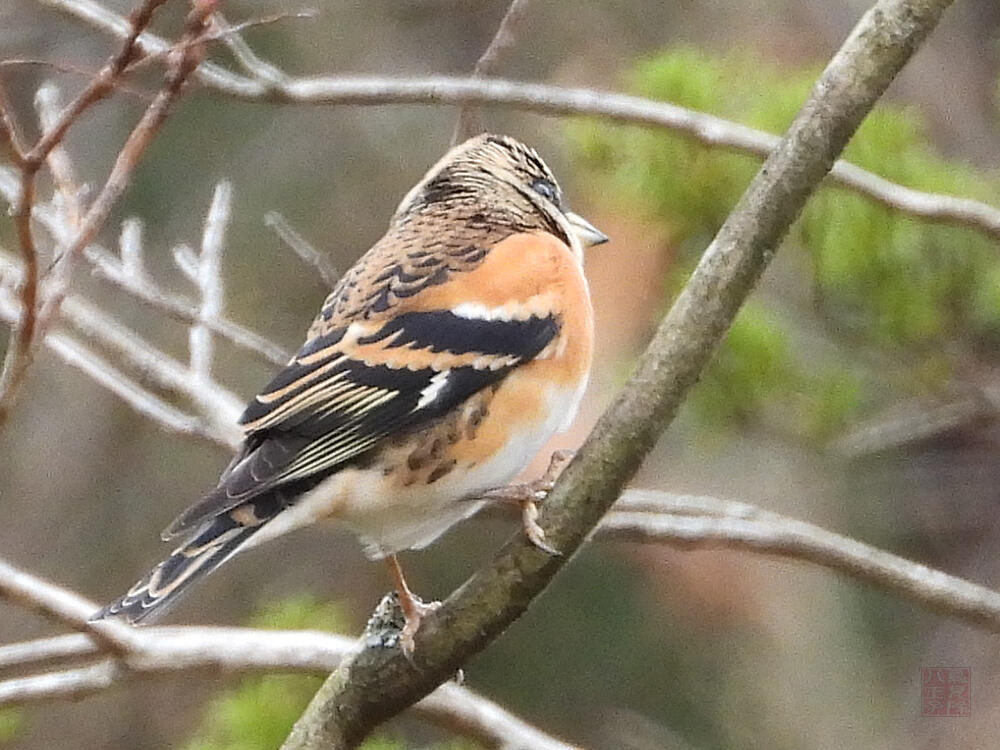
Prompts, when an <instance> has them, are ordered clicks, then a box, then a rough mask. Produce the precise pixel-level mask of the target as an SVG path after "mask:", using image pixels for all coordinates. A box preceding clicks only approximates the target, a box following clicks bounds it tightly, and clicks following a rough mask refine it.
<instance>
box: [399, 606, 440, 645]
mask: <svg viewBox="0 0 1000 750" xmlns="http://www.w3.org/2000/svg"><path fill="white" fill-rule="evenodd" d="M399 606H400V608H401V609H402V610H403V617H404V618H405V619H406V623H405V624H404V625H403V630H402V631H401V632H400V634H399V647H400V648H401V649H402V650H403V656H405V657H406V658H407V659H412V658H413V647H414V643H413V638H414V636H416V634H417V630H419V629H420V623H421V621H422V620H423V619H424V617H425V616H426V615H429V614H430V613H431V612H434V611H436V610H438V609H439V608H440V607H441V602H436V601H435V602H425V601H423V600H421V599H420V598H419V597H417V596H415V595H413V594H412V593H411V594H410V595H409V596H407V597H401V598H400V600H399Z"/></svg>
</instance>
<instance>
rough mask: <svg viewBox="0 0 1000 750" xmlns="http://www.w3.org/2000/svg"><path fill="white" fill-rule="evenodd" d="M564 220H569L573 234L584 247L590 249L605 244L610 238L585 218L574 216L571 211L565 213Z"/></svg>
mask: <svg viewBox="0 0 1000 750" xmlns="http://www.w3.org/2000/svg"><path fill="white" fill-rule="evenodd" d="M565 215H566V218H567V219H568V220H569V225H570V227H572V229H573V234H575V235H576V236H577V237H578V238H579V239H580V242H581V243H582V244H583V246H584V247H592V246H593V245H600V244H601V243H603V242H607V241H608V240H609V239H611V238H610V237H608V235H606V234H605V233H604V232H602V231H601V230H600V229H598V228H597V227H595V226H594V225H593V224H591V223H590V222H589V221H587V220H586V219H585V218H583V217H582V216H580V215H579V214H575V213H573V212H572V211H567V212H566V214H565Z"/></svg>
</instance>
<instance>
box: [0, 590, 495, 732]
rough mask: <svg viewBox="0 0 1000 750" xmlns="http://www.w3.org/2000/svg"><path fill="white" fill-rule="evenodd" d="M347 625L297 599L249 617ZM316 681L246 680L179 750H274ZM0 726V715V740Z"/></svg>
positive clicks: (260, 624) (283, 623) (296, 624)
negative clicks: (181, 749)
mask: <svg viewBox="0 0 1000 750" xmlns="http://www.w3.org/2000/svg"><path fill="white" fill-rule="evenodd" d="M346 622H347V620H346V618H345V617H344V615H343V613H342V610H341V608H340V607H339V606H337V605H336V604H334V603H329V602H323V601H320V600H319V599H317V598H316V597H314V596H310V595H302V596H296V597H291V598H288V599H283V600H281V601H277V602H271V603H270V604H267V605H265V606H264V607H263V608H262V609H261V611H260V612H258V613H257V614H256V615H254V616H253V617H252V618H251V619H250V622H249V623H248V625H249V626H250V627H255V628H266V629H283V630H284V629H287V630H304V629H311V630H331V631H342V630H344V628H345V624H346ZM322 684H323V678H322V677H312V676H308V675H267V676H265V677H247V678H244V679H242V680H240V682H239V685H238V686H237V687H235V688H232V689H230V690H227V691H225V692H224V693H223V694H222V695H220V696H218V697H217V698H215V699H214V700H212V702H211V703H210V704H209V706H208V708H207V710H206V711H205V717H204V719H203V720H202V722H201V726H200V727H199V728H198V730H197V731H196V733H195V736H194V738H193V739H192V740H191V741H190V742H188V743H187V744H186V745H185V746H184V747H185V750H274V749H275V748H278V747H280V746H281V743H282V742H284V741H285V737H287V736H288V733H289V731H291V728H292V725H293V724H294V723H295V720H296V719H298V717H299V715H300V714H301V713H302V711H303V710H304V709H305V707H306V705H307V704H308V703H309V700H310V699H311V698H312V696H313V694H314V693H315V692H316V690H318V689H319V687H320V685H322ZM2 731H3V724H2V714H0V739H2V737H3V735H2ZM361 747H362V750H406V746H405V745H404V744H401V743H400V742H398V741H396V740H395V739H393V738H390V737H386V736H376V737H373V738H371V739H369V740H368V741H367V742H365V743H364V745H362V746H361ZM433 750H475V748H474V746H472V745H469V744H467V743H446V744H440V745H435V746H434V748H433Z"/></svg>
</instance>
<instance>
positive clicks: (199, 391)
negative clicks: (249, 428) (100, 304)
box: [0, 253, 243, 448]
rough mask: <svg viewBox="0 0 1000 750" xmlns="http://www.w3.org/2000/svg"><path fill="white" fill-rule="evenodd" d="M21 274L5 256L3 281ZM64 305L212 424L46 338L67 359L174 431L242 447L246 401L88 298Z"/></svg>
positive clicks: (0, 304) (76, 346) (1, 308)
mask: <svg viewBox="0 0 1000 750" xmlns="http://www.w3.org/2000/svg"><path fill="white" fill-rule="evenodd" d="M19 274H20V270H19V268H18V267H17V265H16V264H15V263H14V262H13V261H12V260H10V259H8V258H6V257H5V256H4V255H3V254H2V253H0V280H3V281H4V284H8V282H7V280H8V279H10V280H13V283H14V284H16V283H17V280H18V279H19ZM4 284H0V317H3V318H5V319H7V320H11V321H12V320H14V319H16V317H15V316H16V315H17V314H18V310H17V307H16V305H15V304H14V303H13V302H12V300H10V299H8V298H5V297H4V289H3V286H4ZM63 306H64V308H65V310H66V313H67V316H66V320H67V322H69V323H71V324H72V325H73V326H74V327H75V328H77V329H78V330H79V331H80V332H81V333H83V334H84V335H85V336H87V337H88V338H90V339H92V340H94V341H97V342H99V343H100V344H101V346H102V347H104V348H107V349H110V350H112V351H114V352H115V353H116V354H117V355H118V356H119V357H120V359H121V360H122V361H123V362H125V363H127V364H129V365H130V366H131V367H133V368H135V369H136V370H138V371H139V373H140V374H141V375H142V376H143V378H145V379H147V380H152V381H153V382H155V383H157V384H158V385H159V386H160V387H161V388H164V389H166V390H168V391H171V392H173V393H179V394H181V395H183V396H184V397H185V398H187V399H189V400H190V401H191V402H192V403H193V404H195V405H196V406H197V407H198V410H199V411H200V412H201V413H202V414H203V415H204V416H205V417H206V418H207V420H208V422H207V424H206V423H205V421H203V420H201V419H199V418H197V417H193V416H190V415H187V414H184V413H182V412H180V411H178V410H177V409H175V408H174V407H172V406H170V405H169V404H167V403H166V402H165V401H163V400H162V399H160V398H158V397H157V396H155V395H154V394H152V393H150V392H149V391H148V390H146V389H145V388H143V387H142V386H141V385H139V384H138V383H137V382H135V381H134V380H132V379H130V378H128V377H127V376H125V375H124V374H122V373H121V371H120V370H119V369H118V368H117V367H115V366H114V365H111V364H110V363H108V362H107V361H106V360H104V359H103V358H102V357H100V356H98V355H97V354H94V353H93V352H90V351H89V350H87V349H86V347H84V346H83V345H81V344H80V343H79V342H78V341H76V340H75V339H73V338H72V337H70V336H67V335H65V334H62V333H57V332H49V333H48V334H46V337H45V339H44V340H45V343H46V345H47V346H49V347H50V348H51V349H52V350H53V351H54V352H55V353H56V354H58V355H59V356H60V357H61V358H62V359H64V360H65V361H66V362H68V363H69V364H71V365H73V366H74V367H77V368H78V369H80V370H82V371H84V372H85V373H87V374H88V375H90V376H91V377H93V378H94V379H95V380H96V381H97V382H98V383H100V384H101V385H102V386H104V387H106V388H108V389H110V390H111V391H112V392H114V393H115V394H117V395H118V396H120V397H122V398H123V399H124V400H125V401H126V403H128V404H129V405H130V406H131V407H132V408H134V409H136V410H137V411H139V412H140V413H141V414H143V415H145V416H147V417H150V418H152V419H154V420H155V421H157V422H158V423H159V424H161V425H162V426H163V427H165V428H166V429H168V430H171V431H174V432H178V433H181V434H184V435H192V436H196V437H204V438H206V439H209V440H211V441H213V442H215V443H218V444H220V445H224V446H226V447H228V448H235V447H236V446H237V445H238V444H239V441H240V439H241V438H242V433H241V432H240V430H239V429H238V428H237V426H236V418H237V417H238V416H239V414H240V412H241V411H242V409H243V401H242V399H240V398H239V397H238V396H236V395H235V394H233V393H232V392H230V391H229V390H227V389H225V388H223V387H222V386H221V385H219V384H218V383H217V382H215V381H214V380H213V379H211V378H208V379H205V378H201V377H199V376H197V375H196V373H194V372H193V371H192V370H190V369H189V368H187V367H185V366H184V365H182V364H181V363H180V362H178V361H177V360H176V359H174V358H172V357H170V356H169V355H167V354H166V353H164V352H162V351H160V350H159V349H157V348H155V347H154V346H153V345H152V344H150V343H149V342H147V341H145V340H144V339H143V338H142V337H141V336H139V335H138V334H137V333H135V332H134V331H133V330H131V329H130V328H128V327H127V326H125V325H123V324H122V323H120V322H119V321H118V320H116V319H115V318H113V317H112V316H110V315H108V314H107V313H104V312H102V311H101V310H100V309H98V308H97V307H96V306H94V305H92V304H91V303H89V302H87V301H85V300H83V299H82V298H79V297H77V296H75V295H69V296H68V297H67V298H66V299H65V301H64V303H63Z"/></svg>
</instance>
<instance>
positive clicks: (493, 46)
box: [451, 0, 531, 146]
mask: <svg viewBox="0 0 1000 750" xmlns="http://www.w3.org/2000/svg"><path fill="white" fill-rule="evenodd" d="M530 3H531V0H511V3H510V5H509V6H507V12H506V13H504V16H503V18H502V19H500V25H499V26H498V27H497V31H496V34H494V35H493V38H492V39H491V40H490V43H489V44H488V45H487V46H486V49H485V50H483V54H482V55H481V56H480V57H479V59H478V60H477V61H476V64H475V66H474V67H473V68H472V77H473V78H488V77H489V76H492V75H493V74H494V73H495V72H496V70H497V68H498V67H499V65H500V58H501V57H502V55H503V53H504V52H507V51H508V50H509V49H510V48H511V47H513V46H514V43H515V41H516V37H515V32H516V30H517V27H518V26H519V25H520V24H521V23H522V22H523V21H524V17H525V16H526V15H527V10H528V5H530ZM483 130H484V128H483V123H482V117H481V114H480V112H479V109H478V107H473V106H470V105H463V106H462V107H460V108H459V111H458V121H457V122H456V123H455V131H454V132H453V133H452V136H451V145H452V146H454V145H455V144H456V143H458V142H459V141H464V140H465V139H466V138H471V137H472V136H474V135H475V134H476V133H481V132H482V131H483Z"/></svg>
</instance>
